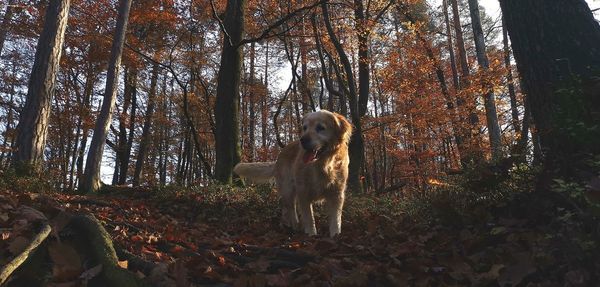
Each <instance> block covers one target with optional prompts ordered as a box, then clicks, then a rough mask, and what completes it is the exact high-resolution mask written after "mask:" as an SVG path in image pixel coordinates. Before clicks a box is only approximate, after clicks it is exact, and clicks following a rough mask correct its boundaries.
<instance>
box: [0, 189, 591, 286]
mask: <svg viewBox="0 0 600 287" xmlns="http://www.w3.org/2000/svg"><path fill="white" fill-rule="evenodd" d="M531 198H532V196H530V195H529V194H522V195H520V197H519V198H518V199H512V200H511V201H510V202H508V203H506V202H505V203H495V205H487V206H485V208H482V209H477V208H475V209H473V210H471V212H470V214H471V215H470V216H471V218H473V220H464V219H462V218H460V217H461V216H464V215H460V214H456V213H455V212H454V211H452V210H450V211H444V210H449V209H448V208H447V207H444V206H443V204H439V203H438V204H432V205H428V207H427V208H424V207H415V206H417V205H418V203H417V201H415V200H414V199H411V200H408V199H402V198H400V197H394V196H380V195H368V196H361V197H356V196H349V198H348V201H347V205H346V207H345V210H344V217H343V225H342V234H341V235H340V236H338V237H336V238H335V239H330V238H328V237H327V231H326V218H324V217H323V216H322V215H321V213H320V212H318V216H317V222H318V230H319V232H320V234H324V235H322V236H317V237H308V236H304V235H301V234H294V233H292V232H290V231H289V230H286V229H283V228H281V227H280V226H279V224H278V223H279V216H278V212H279V209H278V206H277V195H276V194H275V193H274V192H272V191H271V189H270V188H268V187H267V188H265V187H263V188H232V187H223V186H221V187H210V188H197V189H194V190H185V189H171V190H159V191H151V190H145V189H129V188H119V189H113V190H110V191H107V192H105V193H104V194H102V195H100V196H80V195H70V194H65V193H55V192H50V191H45V192H33V191H26V190H20V189H19V188H18V187H17V186H13V187H11V188H4V189H2V190H1V191H0V228H1V230H2V241H0V250H1V251H2V253H1V254H0V263H2V264H6V262H8V261H9V260H11V258H13V257H14V256H16V255H18V254H20V252H22V250H23V248H24V247H23V246H25V245H27V243H28V242H29V241H30V240H31V238H33V236H34V234H36V233H37V232H36V230H38V229H39V224H36V223H35V222H36V221H38V220H39V219H40V218H46V219H47V220H48V222H50V225H51V226H52V227H53V232H52V234H51V235H50V236H49V239H47V240H46V241H50V242H46V243H45V246H43V248H45V249H47V250H48V252H47V253H48V254H49V256H45V257H44V258H43V260H42V261H44V262H45V263H36V262H30V261H35V260H29V261H28V262H26V264H24V267H22V268H20V269H24V270H27V269H33V270H35V272H33V273H31V270H29V271H22V270H21V271H18V272H15V274H13V276H12V278H11V280H12V281H9V284H8V286H11V282H12V284H13V286H16V285H14V284H17V283H16V282H23V281H19V278H20V277H23V276H32V275H31V274H35V275H34V276H38V277H39V280H38V281H35V282H41V283H40V284H42V283H43V284H48V285H51V286H79V285H80V284H82V282H83V283H86V282H90V286H93V285H94V284H93V283H94V280H93V277H94V276H95V275H97V274H98V271H97V270H94V269H93V268H94V267H97V266H90V264H89V262H88V261H89V260H88V261H86V258H87V257H86V255H84V254H81V253H85V252H84V251H81V250H80V249H78V248H77V246H76V245H77V244H75V245H74V246H75V247H69V246H66V247H65V246H63V245H67V244H63V245H61V246H59V247H60V248H59V247H57V246H56V245H57V244H58V243H56V242H59V243H60V242H72V241H76V240H72V239H73V238H72V235H71V233H72V231H71V230H70V229H69V228H68V227H65V226H66V225H67V224H66V220H65V219H64V218H69V217H70V216H73V215H74V214H79V213H85V214H92V215H94V216H95V217H96V218H97V219H98V220H99V221H100V222H101V223H102V224H103V226H104V227H105V229H106V230H107V231H108V233H109V234H110V236H111V237H112V239H113V241H114V245H115V249H117V255H119V266H121V267H122V268H124V269H128V270H130V271H131V272H133V274H135V276H136V277H137V278H140V279H141V281H142V282H143V283H144V284H148V285H153V286H593V282H596V280H598V274H599V272H598V270H599V266H598V264H597V263H596V260H594V258H597V255H598V244H597V242H596V241H595V240H593V238H592V237H591V234H592V232H591V231H589V230H585V228H584V226H583V225H582V224H581V223H579V221H580V219H579V218H578V215H577V213H575V212H572V211H570V210H569V209H566V208H559V207H546V206H544V205H543V204H544V203H543V202H537V201H534V200H532V199H531ZM534 203H535V205H536V206H534ZM507 204H509V205H511V206H507ZM530 204H531V206H529V205H530ZM482 206H484V205H482ZM514 206H517V207H514ZM519 206H520V207H519ZM415 210H418V212H417V211H415ZM419 212H420V213H419ZM38 213H39V214H38ZM422 213H431V216H422ZM419 214H421V215H419ZM70 236H71V237H70ZM69 238H71V240H70V241H69ZM61 239H62V241H61ZM60 244H62V243H60ZM36 264H37V265H36ZM35 266H46V268H42V267H35ZM48 266H51V267H48ZM36 268H37V269H36ZM94 272H95V273H94ZM32 282H33V281H32Z"/></svg>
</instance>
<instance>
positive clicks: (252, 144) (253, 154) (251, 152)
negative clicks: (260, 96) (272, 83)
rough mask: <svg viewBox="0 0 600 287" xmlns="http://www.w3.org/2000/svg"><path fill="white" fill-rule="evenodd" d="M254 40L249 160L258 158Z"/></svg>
mask: <svg viewBox="0 0 600 287" xmlns="http://www.w3.org/2000/svg"><path fill="white" fill-rule="evenodd" d="M254 45H255V44H254V42H252V44H250V91H249V94H248V97H249V98H250V99H249V100H250V101H249V104H248V106H249V107H248V109H249V110H250V111H249V113H250V116H249V118H248V130H249V131H248V132H249V138H248V140H249V141H250V144H249V145H248V148H249V154H248V156H249V158H248V159H249V160H250V161H254V158H256V149H255V148H254V147H255V146H256V144H255V142H256V138H255V137H256V135H255V134H256V132H255V131H256V77H255V74H254V72H255V71H254V60H255V59H254V58H255V46H254Z"/></svg>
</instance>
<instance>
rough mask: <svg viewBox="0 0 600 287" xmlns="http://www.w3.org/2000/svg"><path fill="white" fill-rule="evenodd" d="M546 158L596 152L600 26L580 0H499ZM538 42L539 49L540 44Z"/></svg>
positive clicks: (561, 159) (562, 161)
mask: <svg viewBox="0 0 600 287" xmlns="http://www.w3.org/2000/svg"><path fill="white" fill-rule="evenodd" d="M500 6H501V8H502V12H503V15H504V19H505V23H506V27H507V29H508V33H509V35H510V39H511V43H512V48H513V54H514V57H515V60H516V62H517V68H518V70H519V75H520V76H521V77H522V79H523V85H524V87H525V91H526V92H527V97H528V100H529V104H530V107H531V113H532V115H533V120H534V124H535V130H536V134H537V135H538V136H539V139H540V146H541V148H542V152H543V153H544V156H545V157H546V162H547V163H550V164H552V165H555V167H558V168H561V169H563V168H565V166H571V165H573V163H575V162H577V160H576V159H577V157H578V156H580V157H585V158H589V156H588V155H586V154H587V153H591V154H597V153H599V152H600V134H599V132H598V131H597V126H599V124H600V89H599V88H598V80H597V77H598V75H599V74H600V72H598V71H600V25H598V22H596V20H595V19H594V16H593V15H592V12H591V11H590V8H589V6H588V5H587V3H586V2H585V1H584V0H501V1H500ZM540 47H541V48H540Z"/></svg>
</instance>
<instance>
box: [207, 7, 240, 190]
mask: <svg viewBox="0 0 600 287" xmlns="http://www.w3.org/2000/svg"><path fill="white" fill-rule="evenodd" d="M245 7H246V0H228V1H227V8H226V10H225V19H224V21H223V26H224V29H225V33H224V35H223V50H222V53H221V66H220V68H219V74H218V79H217V100H216V103H215V122H216V133H215V140H216V144H215V146H216V157H217V162H216V166H215V178H216V179H217V180H218V181H219V182H221V183H231V179H232V172H233V166H235V165H236V164H237V163H238V162H239V161H240V157H241V150H240V146H239V142H240V140H239V138H240V136H239V128H238V120H239V102H240V77H241V72H242V61H243V55H242V47H241V46H239V45H238V44H239V43H240V42H241V40H242V35H243V33H244V9H245Z"/></svg>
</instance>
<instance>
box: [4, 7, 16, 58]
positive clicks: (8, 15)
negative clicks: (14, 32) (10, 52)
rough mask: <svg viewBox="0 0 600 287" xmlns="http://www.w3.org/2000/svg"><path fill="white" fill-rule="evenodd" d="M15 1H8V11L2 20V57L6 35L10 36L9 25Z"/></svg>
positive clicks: (6, 10)
mask: <svg viewBox="0 0 600 287" xmlns="http://www.w3.org/2000/svg"><path fill="white" fill-rule="evenodd" d="M14 5H15V0H8V3H6V9H5V10H4V17H3V19H2V25H1V26H0V55H2V50H3V48H4V41H6V35H7V34H8V25H9V24H10V21H11V20H12V17H13V14H14V7H13V6H14Z"/></svg>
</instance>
